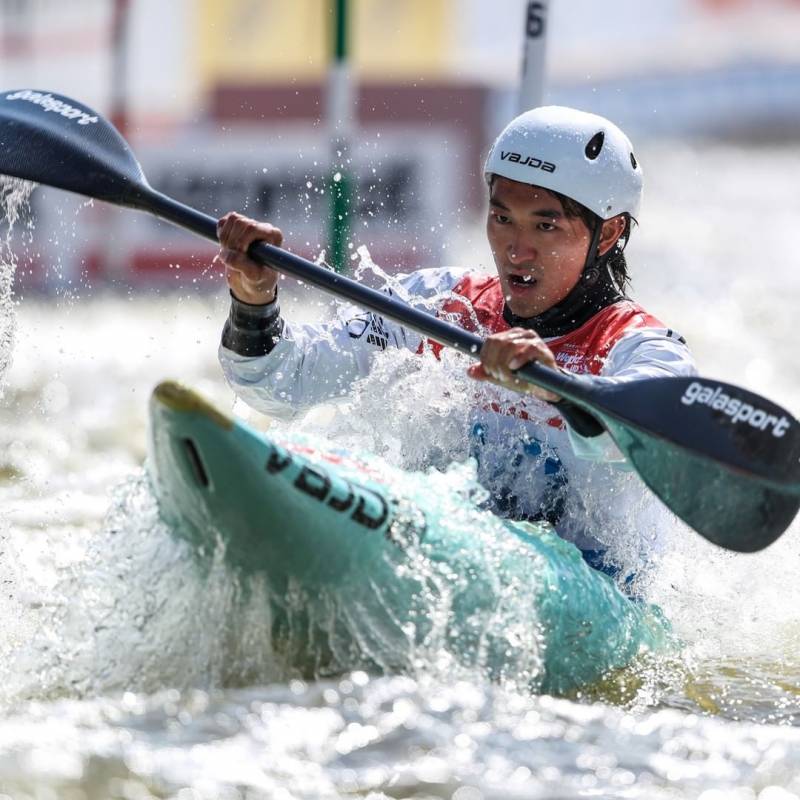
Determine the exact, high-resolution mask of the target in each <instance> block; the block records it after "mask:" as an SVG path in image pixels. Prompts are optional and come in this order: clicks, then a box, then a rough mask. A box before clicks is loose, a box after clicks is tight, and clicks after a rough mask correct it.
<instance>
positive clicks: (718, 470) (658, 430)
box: [603, 378, 800, 552]
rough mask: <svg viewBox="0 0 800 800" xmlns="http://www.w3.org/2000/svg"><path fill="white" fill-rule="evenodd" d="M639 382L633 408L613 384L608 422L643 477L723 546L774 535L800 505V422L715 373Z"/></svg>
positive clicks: (747, 544)
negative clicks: (620, 418) (679, 430)
mask: <svg viewBox="0 0 800 800" xmlns="http://www.w3.org/2000/svg"><path fill="white" fill-rule="evenodd" d="M637 385H638V386H639V387H640V391H639V392H638V393H637V403H636V407H635V408H630V407H629V400H630V398H629V397H627V396H626V395H625V394H624V393H619V392H616V391H615V387H613V386H610V387H608V388H607V389H604V390H603V394H604V397H603V405H604V409H603V412H604V413H603V421H604V422H605V423H606V425H607V427H609V429H611V430H613V433H614V434H615V436H614V438H615V440H617V441H618V443H621V444H622V445H623V448H622V449H623V450H624V452H625V454H626V456H627V457H628V459H629V460H630V461H631V462H632V463H633V465H634V466H635V467H636V469H637V471H638V472H639V474H640V475H641V477H642V479H643V480H644V481H645V483H646V484H647V485H648V486H650V487H651V488H652V489H653V490H654V491H655V492H656V494H658V496H659V497H661V498H662V499H663V500H664V502H665V503H666V505H668V506H669V507H670V508H671V509H672V510H673V511H675V513H676V514H677V515H678V516H679V517H681V518H682V519H683V520H685V521H686V522H688V523H689V524H690V525H691V526H692V527H693V528H695V529H702V530H703V533H704V536H705V537H706V538H707V539H709V540H710V541H712V542H714V543H716V544H719V545H721V546H723V547H726V548H729V549H732V550H737V551H740V552H753V551H755V550H761V549H763V548H764V547H767V546H768V545H769V544H771V543H772V542H773V541H775V539H777V538H778V537H779V536H780V535H781V533H782V532H783V531H784V530H785V529H786V528H787V527H788V526H789V524H790V523H791V521H792V519H794V517H795V515H796V514H797V511H798V508H800V424H798V422H797V420H796V419H795V418H794V417H793V416H792V415H791V414H789V412H787V411H786V410H785V409H783V408H781V407H780V406H778V405H776V404H775V403H772V402H770V401H769V400H767V399H766V398H763V397H760V396H759V395H756V394H754V393H753V392H749V391H747V390H745V389H741V388H739V387H737V386H731V385H730V384H726V383H722V382H720V381H714V380H710V379H708V378H663V379H655V380H652V381H640V382H637ZM615 409H616V410H617V411H618V412H621V413H622V415H623V418H624V422H622V424H618V423H617V421H616V420H615V419H614V418H613V416H612V415H613V414H614V410H615ZM609 412H610V413H609ZM676 419H679V420H680V423H681V424H682V426H683V431H682V434H681V436H680V440H679V441H676V439H677V437H676V436H675V435H674V431H673V430H671V427H672V426H673V425H674V420H676Z"/></svg>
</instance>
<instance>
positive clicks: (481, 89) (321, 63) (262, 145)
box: [0, 0, 800, 291]
mask: <svg viewBox="0 0 800 800" xmlns="http://www.w3.org/2000/svg"><path fill="white" fill-rule="evenodd" d="M334 5H335V3H334V2H333V0H169V2H164V0H0V75H2V87H3V88H5V89H20V88H35V89H46V90H49V91H54V92H60V93H63V94H66V95H68V96H71V97H74V98H76V99H79V100H81V101H83V102H85V103H87V104H88V105H90V106H93V107H94V108H96V109H98V110H99V111H101V112H102V113H104V114H106V115H107V116H109V117H110V118H112V119H113V120H114V121H115V122H116V123H117V125H118V126H119V127H120V128H121V129H122V130H123V132H124V134H125V136H126V137H127V138H128V139H129V141H130V142H131V144H132V146H133V149H134V151H135V152H136V153H137V155H138V156H139V158H140V160H141V162H142V165H143V167H144V170H145V173H146V174H147V176H148V178H149V179H150V182H151V183H152V184H153V185H154V186H155V187H156V188H159V189H161V190H163V191H165V192H167V193H168V194H171V195H173V196H174V197H176V198H178V199H181V200H184V201H186V202H188V203H190V204H191V205H194V206H196V207H198V208H201V209H202V210H204V211H207V212H208V213H211V214H222V213H224V212H225V211H228V210H231V209H236V210H242V211H244V212H246V213H250V214H252V215H254V216H257V217H261V218H268V219H270V220H271V221H274V222H275V223H276V224H278V225H280V226H281V227H282V228H283V229H284V232H285V233H286V235H287V244H288V245H289V246H290V247H291V248H292V249H293V250H295V251H296V252H300V253H302V254H304V255H307V256H311V257H317V256H319V255H320V253H321V252H322V251H323V250H324V249H325V248H326V246H327V240H328V230H329V226H328V220H329V217H330V204H329V197H330V189H331V185H330V182H329V174H330V163H331V147H330V135H331V131H330V127H329V125H328V122H327V116H328V115H327V107H326V103H327V94H326V87H327V85H328V83H327V82H328V73H329V68H330V62H331V45H330V42H331V38H332V31H331V28H332V19H333V7H334ZM526 5H527V3H526V0H491V2H490V1H489V0H403V2H398V0H350V3H349V20H348V22H349V25H348V37H349V42H350V53H349V63H350V66H351V69H352V80H353V100H354V111H353V114H354V119H353V130H352V133H351V147H350V149H349V151H348V153H347V158H348V159H349V160H348V162H347V168H348V169H349V170H350V172H351V175H352V182H353V187H354V190H353V197H352V203H351V206H350V231H349V236H348V246H349V247H350V249H351V250H352V255H353V258H354V259H355V250H356V249H357V247H359V246H360V245H367V246H368V248H369V250H370V253H371V254H372V256H373V258H374V259H375V261H376V262H378V263H380V264H381V265H383V266H384V267H385V268H386V269H387V270H390V271H391V270H397V269H408V268H412V267H414V266H418V265H436V264H442V263H447V261H448V258H449V255H450V252H451V247H450V245H451V242H452V241H453V240H454V237H457V236H458V235H459V231H461V230H463V229H464V228H465V227H474V225H475V223H476V220H477V219H478V217H479V214H480V212H481V208H482V203H483V202H484V190H483V181H482V160H483V157H484V156H485V153H486V150H487V148H488V145H489V143H490V141H491V139H492V137H493V136H494V135H495V134H496V133H497V132H498V131H499V129H500V128H501V127H502V126H503V124H505V122H507V121H508V119H510V118H511V117H512V116H513V114H514V113H515V93H516V89H517V84H518V79H519V73H520V61H521V52H522V24H521V23H522V19H523V16H524V14H525V9H526ZM548 24H549V26H550V29H549V40H548V59H547V70H548V82H547V86H548V90H547V94H546V101H547V102H553V103H561V104H566V105H574V106H578V107H581V108H584V109H586V110H590V111H596V112H598V113H601V114H604V115H606V116H608V117H611V118H612V119H614V120H615V121H616V122H618V123H619V124H620V125H621V126H622V127H623V128H624V129H625V130H626V131H627V132H629V134H630V135H631V137H632V138H633V139H634V141H635V142H637V143H638V142H641V141H643V140H649V139H653V138H656V137H660V138H664V137H667V138H669V137H680V138H686V137H715V138H719V137H722V138H731V139H734V138H735V139H737V140H740V141H742V140H745V141H750V140H764V139H769V140H779V141H784V140H785V141H791V140H797V139H800V0H658V2H653V3H642V2H640V0H606V2H603V3H598V2H597V1H596V0H550V15H549V20H548ZM731 169H732V170H734V169H742V165H741V164H733V163H732V164H731ZM33 214H34V215H35V219H36V225H37V235H36V237H35V239H31V241H30V242H28V243H27V244H26V245H25V246H24V252H22V253H21V254H20V256H21V258H20V264H19V266H18V269H17V277H18V285H19V287H20V289H24V290H30V289H34V288H35V289H42V290H46V291H60V290H75V291H84V290H86V289H87V288H97V287H103V286H108V285H115V286H123V287H126V286H130V285H134V286H148V287H152V286H158V287H163V286H168V285H174V286H181V287H184V286H186V285H187V283H192V284H204V283H211V280H210V279H211V278H212V276H213V273H214V270H213V268H210V267H209V264H210V260H211V257H212V255H213V249H212V248H210V247H208V246H207V245H204V244H203V243H202V242H200V241H199V240H197V239H195V238H193V237H189V236H188V235H184V234H183V233H181V232H180V231H177V230H175V229H174V228H171V227H169V226H167V225H164V224H161V223H159V222H157V221H155V220H153V219H150V218H147V217H144V216H140V215H135V214H131V213H130V212H120V211H118V210H115V209H110V208H107V207H101V206H100V205H99V204H91V203H88V202H84V201H82V200H80V199H77V198H69V197H68V196H67V195H65V194H63V193H56V192H52V191H47V190H38V191H37V193H36V194H35V195H34V200H33ZM76 219H77V220H78V224H76Z"/></svg>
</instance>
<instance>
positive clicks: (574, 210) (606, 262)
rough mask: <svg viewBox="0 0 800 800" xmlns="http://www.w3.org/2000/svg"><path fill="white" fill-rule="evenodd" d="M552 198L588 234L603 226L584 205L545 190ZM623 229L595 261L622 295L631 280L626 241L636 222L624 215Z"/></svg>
mask: <svg viewBox="0 0 800 800" xmlns="http://www.w3.org/2000/svg"><path fill="white" fill-rule="evenodd" d="M545 191H546V192H549V193H550V194H551V195H553V197H555V198H556V199H557V200H558V201H559V202H560V203H561V207H562V208H563V209H564V213H565V214H566V215H567V216H568V217H571V218H572V219H575V218H579V219H581V220H582V221H583V224H584V225H586V227H587V228H588V229H589V233H590V234H592V233H594V231H595V229H596V228H597V226H598V225H602V224H603V220H602V219H601V218H600V217H599V216H598V215H597V214H595V213H594V211H590V210H589V209H588V208H586V206H585V205H583V204H581V203H579V202H578V201H577V200H573V199H572V198H571V197H567V196H565V195H563V194H561V193H560V192H554V191H553V190H552V189H545ZM624 217H625V229H624V230H623V231H622V234H621V235H620V237H619V239H617V241H616V242H615V243H614V246H613V247H612V248H611V249H610V250H609V251H608V252H607V253H606V254H605V255H603V256H600V257H599V258H598V259H597V264H598V265H599V266H601V267H604V266H607V267H608V270H609V272H610V273H611V277H612V278H613V279H614V282H615V283H616V284H617V286H618V287H619V289H620V291H621V292H622V293H623V294H624V293H625V289H626V287H627V286H629V285H630V282H631V278H630V275H628V263H627V262H626V261H625V248H626V247H627V246H628V241H629V240H630V238H631V228H632V227H633V225H634V224H635V223H636V220H635V219H634V218H633V217H632V216H631V215H630V214H624Z"/></svg>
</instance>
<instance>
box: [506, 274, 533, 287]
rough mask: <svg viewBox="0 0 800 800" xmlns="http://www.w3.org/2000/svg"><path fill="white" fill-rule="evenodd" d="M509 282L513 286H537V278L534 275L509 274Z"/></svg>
mask: <svg viewBox="0 0 800 800" xmlns="http://www.w3.org/2000/svg"><path fill="white" fill-rule="evenodd" d="M508 282H509V284H510V285H511V286H519V287H524V288H528V287H531V286H535V285H536V278H534V276H533V275H531V274H528V275H514V274H509V276H508Z"/></svg>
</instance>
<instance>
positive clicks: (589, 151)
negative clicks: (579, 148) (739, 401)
mask: <svg viewBox="0 0 800 800" xmlns="http://www.w3.org/2000/svg"><path fill="white" fill-rule="evenodd" d="M605 138H606V135H605V133H603V131H598V132H597V133H596V134H595V135H594V136H592V138H591V139H589V144H587V145H586V150H585V151H584V152H585V153H586V158H588V159H590V160H592V161H594V160H595V159H596V158H597V156H599V155H600V151H601V150H602V149H603V142H604V141H605Z"/></svg>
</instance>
